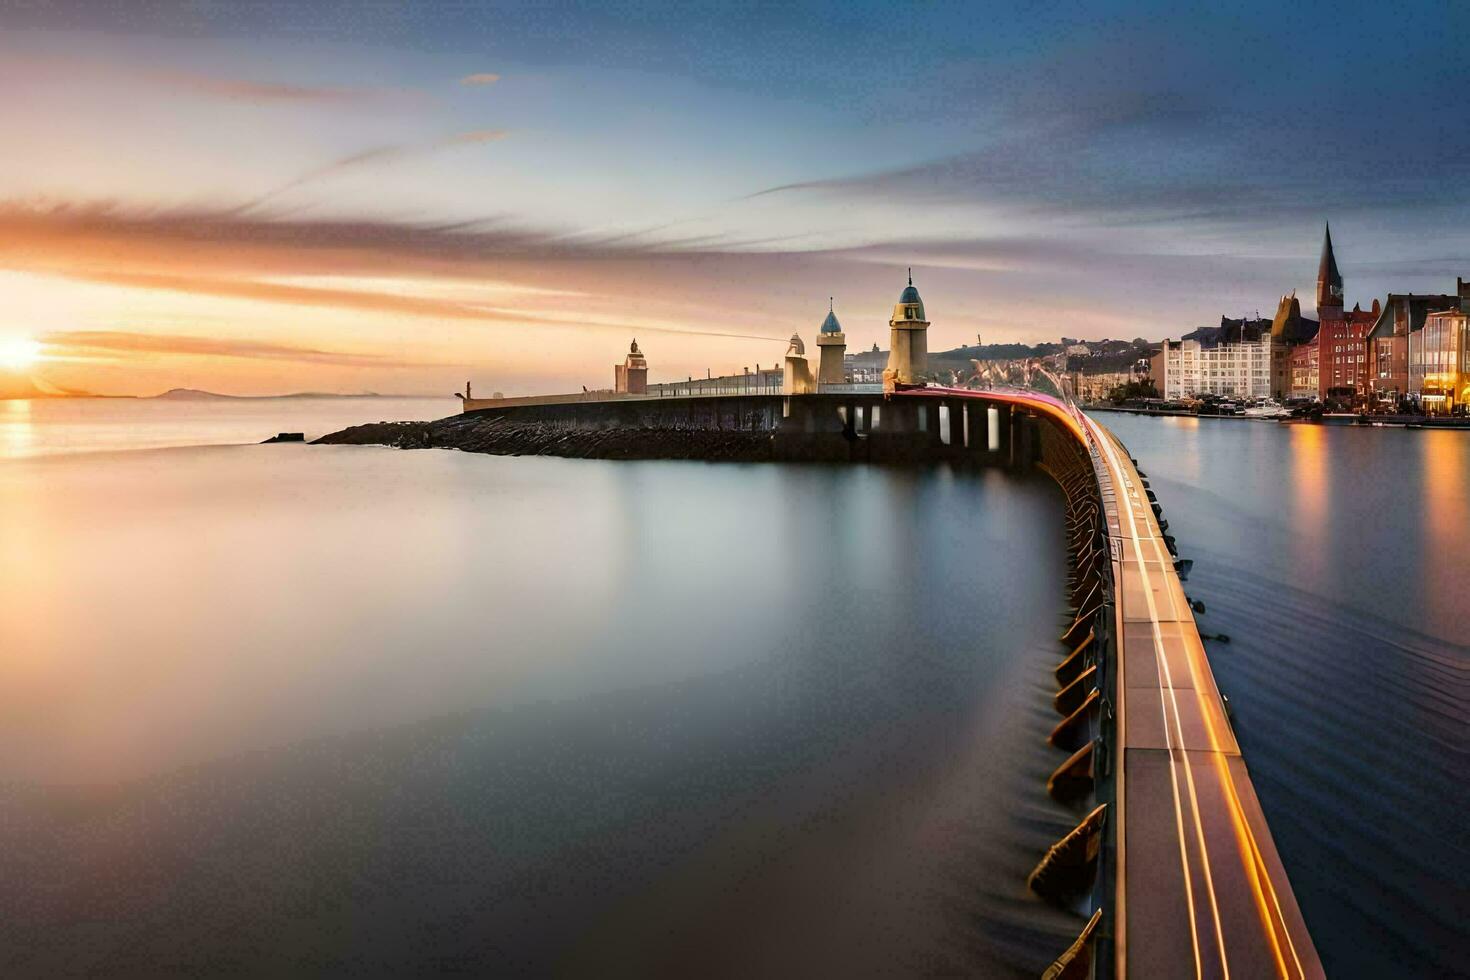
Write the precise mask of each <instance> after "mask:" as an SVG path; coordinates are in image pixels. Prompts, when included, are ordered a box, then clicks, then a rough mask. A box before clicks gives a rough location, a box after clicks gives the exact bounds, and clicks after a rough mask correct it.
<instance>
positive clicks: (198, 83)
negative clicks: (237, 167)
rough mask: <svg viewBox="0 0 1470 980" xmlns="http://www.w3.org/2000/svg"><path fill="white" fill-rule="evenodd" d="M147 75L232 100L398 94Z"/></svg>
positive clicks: (342, 99)
mask: <svg viewBox="0 0 1470 980" xmlns="http://www.w3.org/2000/svg"><path fill="white" fill-rule="evenodd" d="M147 77H148V78H150V79H152V80H153V81H154V82H156V83H157V84H159V85H162V86H164V87H166V88H169V89H172V90H174V91H183V92H190V93H193V94H195V95H201V96H206V97H209V98H216V99H227V100H230V101H234V102H256V103H324V104H343V103H352V102H380V101H384V100H386V99H389V98H392V97H398V96H400V95H401V93H397V94H395V93H389V92H386V91H384V90H382V89H365V88H347V87H336V86H323V85H299V84H293V83H290V82H272V81H260V80H256V79H240V78H215V77H213V76H210V75H201V74H194V73H191V72H179V71H170V72H149V73H148V76H147Z"/></svg>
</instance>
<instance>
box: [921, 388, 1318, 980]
mask: <svg viewBox="0 0 1470 980" xmlns="http://www.w3.org/2000/svg"><path fill="white" fill-rule="evenodd" d="M896 397H900V398H935V397H938V398H948V399H954V398H965V399H971V398H973V399H978V400H981V401H996V400H1001V401H1005V402H1007V403H1009V404H1010V405H1012V406H1013V409H1014V408H1021V409H1024V410H1027V411H1029V412H1032V413H1034V414H1036V415H1038V416H1042V417H1046V418H1049V419H1051V420H1052V421H1053V422H1055V423H1056V424H1058V425H1060V426H1062V428H1063V429H1064V430H1065V431H1067V432H1069V433H1071V434H1072V435H1073V436H1074V437H1075V438H1076V439H1078V440H1079V441H1080V442H1081V444H1082V445H1083V447H1084V448H1085V450H1086V452H1087V454H1088V456H1089V458H1090V459H1091V462H1092V467H1093V471H1094V473H1095V475H1096V478H1097V486H1098V492H1099V496H1100V498H1101V501H1102V508H1103V513H1104V514H1105V517H1106V522H1107V539H1108V543H1109V547H1110V549H1111V560H1112V581H1113V583H1114V591H1115V596H1114V602H1113V606H1112V613H1113V618H1114V623H1113V631H1112V636H1113V637H1114V638H1115V639H1116V650H1115V651H1114V656H1115V665H1114V669H1113V674H1112V678H1111V680H1112V686H1113V688H1114V689H1113V690H1112V691H1111V701H1112V706H1113V711H1114V714H1115V718H1116V732H1117V735H1116V737H1115V739H1114V741H1115V743H1116V744H1115V745H1113V746H1112V747H1111V752H1112V759H1111V765H1112V773H1113V784H1114V794H1115V801H1114V803H1113V809H1114V813H1113V814H1112V815H1111V819H1112V820H1114V821H1115V824H1114V828H1113V830H1114V834H1113V836H1112V839H1113V841H1114V848H1115V851H1114V856H1113V863H1112V869H1111V870H1112V878H1113V893H1114V908H1113V909H1112V929H1111V932H1112V947H1113V964H1112V966H1113V972H1114V973H1115V974H1116V975H1117V976H1121V977H1187V976H1195V977H1230V976H1235V977H1293V978H1295V977H1321V976H1323V975H1324V974H1323V971H1322V964H1321V962H1320V960H1319V959H1318V957H1317V952H1316V948H1315V947H1314V946H1313V944H1312V939H1311V936H1310V935H1308V933H1307V929H1306V925H1305V923H1304V922H1303V920H1302V916H1301V911H1300V909H1298V907H1297V903H1296V899H1295V897H1294V896H1293V894H1292V890H1291V885H1290V883H1289V882H1288V880H1287V877H1286V872H1285V869H1284V868H1283V867H1282V865H1281V860H1280V858H1279V857H1278V856H1277V853H1276V848H1275V845H1274V844H1273V843H1272V840H1271V833H1270V830H1269V828H1268V827H1267V826H1266V818H1265V815H1264V814H1263V813H1262V811H1261V806H1260V803H1259V801H1258V800H1257V799H1256V794H1255V791H1254V790H1253V789H1252V787H1251V780H1250V775H1249V773H1248V772H1247V771H1246V767H1245V763H1244V761H1243V760H1242V759H1241V755H1240V748H1239V746H1238V745H1237V744H1236V741H1235V736H1234V734H1233V733H1232V731H1231V727H1230V723H1229V721H1228V719H1227V717H1226V713H1225V706H1224V703H1223V701H1222V699H1221V697H1220V691H1219V689H1218V688H1217V687H1216V685H1215V679H1214V675H1213V674H1212V672H1211V670H1210V665H1209V661H1208V659H1207V658H1206V656H1205V650H1204V644H1203V643H1202V642H1201V640H1200V635H1199V631H1198V629H1197V628H1196V626H1195V621H1194V615H1193V612H1192V611H1191V609H1190V607H1189V604H1188V602H1187V600H1186V599H1185V596H1184V589H1183V586H1182V584H1181V582H1180V580H1179V576H1178V574H1177V572H1176V571H1175V568H1174V561H1173V558H1172V556H1171V555H1170V553H1169V551H1168V549H1167V547H1166V543H1165V540H1164V534H1163V531H1162V530H1161V528H1160V527H1159V521H1158V517H1157V515H1156V514H1155V512H1154V508H1153V504H1152V501H1151V500H1150V499H1149V495H1148V493H1147V491H1146V486H1145V483H1144V480H1143V478H1142V477H1141V476H1140V474H1139V471H1138V468H1137V466H1136V465H1135V464H1134V462H1133V461H1132V460H1131V458H1130V457H1129V455H1128V453H1127V451H1126V450H1125V449H1124V448H1123V447H1122V445H1121V444H1120V443H1119V442H1118V441H1117V439H1115V438H1114V437H1113V435H1112V434H1111V433H1110V432H1109V431H1108V430H1107V429H1106V428H1105V427H1104V426H1102V425H1101V424H1099V423H1098V422H1096V421H1095V420H1093V419H1091V418H1089V417H1087V416H1086V415H1084V414H1082V413H1081V412H1080V411H1078V410H1077V409H1076V408H1075V407H1074V406H1072V405H1070V404H1068V403H1066V402H1063V401H1061V400H1060V399H1057V398H1053V397H1050V396H1048V395H1044V394H1040V393H1037V392H1031V391H970V390H967V389H944V388H926V389H917V390H913V391H908V392H902V393H900V394H899V395H898V396H896Z"/></svg>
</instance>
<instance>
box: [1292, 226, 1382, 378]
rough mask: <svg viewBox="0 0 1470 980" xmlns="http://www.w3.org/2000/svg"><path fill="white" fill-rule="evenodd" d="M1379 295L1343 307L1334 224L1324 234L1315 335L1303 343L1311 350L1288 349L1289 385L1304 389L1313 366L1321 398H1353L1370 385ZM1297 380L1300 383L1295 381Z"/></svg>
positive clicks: (1318, 267)
mask: <svg viewBox="0 0 1470 980" xmlns="http://www.w3.org/2000/svg"><path fill="white" fill-rule="evenodd" d="M1378 312H1379V310H1378V300H1376V299H1375V300H1374V301H1373V309H1371V310H1364V309H1363V308H1362V307H1361V306H1356V305H1355V306H1354V307H1353V308H1352V310H1351V311H1344V309H1343V299H1342V273H1340V272H1339V271H1338V270H1337V256H1336V255H1334V254H1333V252H1332V227H1331V226H1330V225H1329V226H1328V227H1327V229H1326V231H1325V234H1324V236H1323V239H1322V260H1321V262H1320V263H1319V264H1318V266H1317V319H1318V321H1319V323H1320V324H1321V326H1320V327H1319V329H1318V330H1317V336H1316V337H1314V338H1313V339H1312V340H1310V341H1308V343H1307V344H1305V345H1303V346H1304V347H1305V346H1312V347H1315V350H1312V351H1306V350H1302V351H1300V352H1297V351H1294V352H1293V354H1292V389H1293V391H1297V392H1300V391H1302V390H1303V389H1304V388H1305V387H1306V384H1307V381H1308V372H1309V370H1310V369H1311V367H1315V369H1316V376H1317V377H1316V382H1317V383H1316V395H1317V397H1318V398H1319V399H1321V400H1323V401H1325V400H1326V399H1327V398H1328V397H1329V396H1331V397H1338V398H1348V399H1352V398H1357V397H1359V396H1361V395H1364V394H1366V393H1367V391H1368V379H1369V377H1370V376H1371V375H1372V370H1371V366H1370V364H1369V358H1368V340H1367V338H1368V333H1369V332H1370V331H1371V330H1372V329H1373V325H1374V324H1375V323H1376V322H1377V321H1378ZM1299 382H1301V385H1302V387H1298V383H1299Z"/></svg>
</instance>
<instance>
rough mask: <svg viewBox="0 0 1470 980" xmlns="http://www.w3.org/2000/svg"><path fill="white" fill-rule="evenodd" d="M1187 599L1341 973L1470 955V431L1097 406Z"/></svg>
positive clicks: (1330, 965)
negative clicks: (1131, 461)
mask: <svg viewBox="0 0 1470 980" xmlns="http://www.w3.org/2000/svg"><path fill="white" fill-rule="evenodd" d="M1098 417H1099V418H1100V419H1101V420H1102V421H1103V422H1104V423H1105V424H1106V425H1108V426H1109V427H1111V428H1112V429H1113V431H1114V432H1116V433H1117V434H1118V435H1119V436H1120V437H1121V438H1122V439H1123V440H1124V442H1126V443H1127V445H1128V447H1129V449H1130V450H1131V451H1132V453H1133V455H1134V456H1135V457H1136V458H1137V459H1138V461H1139V463H1140V465H1141V467H1142V468H1143V469H1144V470H1145V471H1146V472H1147V473H1148V474H1149V477H1150V481H1151V483H1152V484H1153V487H1154V489H1155V490H1156V491H1157V493H1158V496H1159V501H1160V503H1161V504H1162V505H1163V507H1164V516H1165V517H1167V518H1168V519H1169V524H1170V527H1169V530H1170V533H1172V534H1174V535H1175V536H1176V537H1177V538H1178V542H1179V548H1180V553H1181V554H1182V555H1184V556H1185V557H1191V558H1194V559H1195V566H1194V571H1193V573H1192V574H1191V575H1190V580H1189V582H1187V583H1186V585H1185V589H1186V591H1187V592H1188V593H1189V594H1190V595H1191V596H1192V597H1193V598H1195V599H1200V600H1203V601H1204V602H1205V603H1206V606H1207V610H1208V611H1207V613H1206V614H1205V615H1204V616H1201V617H1200V627H1201V629H1202V630H1204V631H1207V632H1211V633H1225V634H1227V635H1228V636H1229V637H1230V639H1231V642H1230V643H1229V644H1228V645H1226V644H1220V643H1217V642H1211V643H1207V644H1206V646H1207V647H1208V648H1209V649H1210V659H1211V664H1212V666H1213V668H1214V671H1215V676H1216V678H1217V679H1218V680H1219V683H1220V687H1221V689H1222V690H1223V691H1224V692H1225V693H1226V694H1227V695H1229V697H1230V700H1231V702H1232V704H1233V705H1234V706H1235V709H1236V734H1237V735H1238V736H1239V740H1240V744H1241V748H1242V751H1243V752H1244V753H1245V758H1246V763H1247V765H1248V766H1249V768H1250V771H1251V773H1252V776H1253V780H1254V783H1255V787H1256V790H1257V792H1258V793H1259V795H1260V798H1261V804H1262V806H1263V807H1264V808H1265V811H1266V816H1267V818H1268V819H1269V820H1270V824H1271V830H1272V834H1273V836H1274V837H1275V840H1276V843H1277V846H1278V848H1279V849H1280V851H1281V856H1282V859H1283V861H1284V862H1285V864H1286V868H1287V871H1288V872H1289V874H1290V876H1291V881H1292V885H1293V888H1294V890H1295V891H1296V895H1297V898H1298V900H1299V901H1300V903H1301V905H1302V911H1303V913H1304V914H1305V916H1306V919H1307V925H1308V926H1309V927H1310V929H1311V931H1312V935H1313V938H1314V940H1315V941H1316V944H1317V949H1318V952H1319V953H1321V956H1322V961H1323V963H1324V964H1325V965H1326V967H1327V972H1328V974H1329V975H1330V976H1334V977H1339V976H1362V977H1398V976H1456V975H1463V974H1464V971H1465V953H1466V951H1467V950H1470V924H1467V920H1466V917H1465V913H1466V910H1467V909H1470V887H1467V879H1470V833H1467V830H1466V814H1467V812H1470V790H1467V788H1466V778H1465V773H1466V771H1467V763H1470V647H1467V645H1466V643H1467V637H1470V433H1463V432H1446V431H1407V430H1401V429H1373V428H1366V429H1365V428H1356V427H1335V426H1311V425H1277V424H1261V423H1252V422H1244V421H1234V420H1215V419H1206V420H1199V419H1175V418H1140V417H1137V416H1130V415H1122V414H1118V413H1102V414H1100V415H1099V416H1098Z"/></svg>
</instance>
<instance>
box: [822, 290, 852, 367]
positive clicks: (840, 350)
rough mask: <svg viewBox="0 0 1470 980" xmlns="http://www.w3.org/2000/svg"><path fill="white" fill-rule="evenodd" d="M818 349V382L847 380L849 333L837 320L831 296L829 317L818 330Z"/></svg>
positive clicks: (828, 301)
mask: <svg viewBox="0 0 1470 980" xmlns="http://www.w3.org/2000/svg"><path fill="white" fill-rule="evenodd" d="M817 351H818V356H819V360H818V362H817V383H818V384H824V385H834V384H835V385H840V384H842V383H843V382H844V381H846V380H847V364H846V358H847V334H845V333H843V332H842V324H840V323H838V322H837V314H836V313H835V312H833V310H832V299H831V297H828V298H827V319H825V320H823V321H822V329H821V330H819V331H817Z"/></svg>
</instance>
